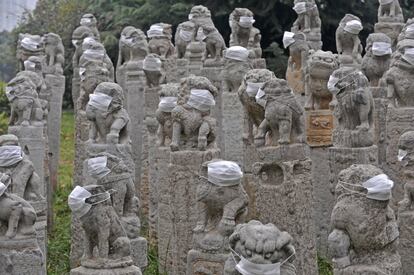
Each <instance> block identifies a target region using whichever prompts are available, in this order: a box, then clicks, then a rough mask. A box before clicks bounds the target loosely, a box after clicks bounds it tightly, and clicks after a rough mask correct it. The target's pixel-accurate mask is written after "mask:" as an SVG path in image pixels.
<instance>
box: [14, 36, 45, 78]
mask: <svg viewBox="0 0 414 275" xmlns="http://www.w3.org/2000/svg"><path fill="white" fill-rule="evenodd" d="M44 54H45V48H44V43H43V40H42V37H41V36H40V35H31V34H28V33H19V38H18V41H17V50H16V57H17V60H18V63H19V64H18V69H19V71H22V70H23V69H24V62H25V61H26V60H27V59H28V58H29V57H30V56H43V55H44Z"/></svg>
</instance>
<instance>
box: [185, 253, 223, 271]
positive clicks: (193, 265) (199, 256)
mask: <svg viewBox="0 0 414 275" xmlns="http://www.w3.org/2000/svg"><path fill="white" fill-rule="evenodd" d="M228 257H229V254H207V253H203V252H200V251H198V250H194V249H191V250H190V251H189V252H188V256H187V273H186V275H198V274H223V270H224V264H225V262H226V260H227V258H228Z"/></svg>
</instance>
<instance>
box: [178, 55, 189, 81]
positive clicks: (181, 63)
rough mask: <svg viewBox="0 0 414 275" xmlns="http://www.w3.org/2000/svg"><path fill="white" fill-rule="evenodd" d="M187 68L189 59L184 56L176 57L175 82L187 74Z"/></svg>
mask: <svg viewBox="0 0 414 275" xmlns="http://www.w3.org/2000/svg"><path fill="white" fill-rule="evenodd" d="M188 70H189V60H188V59H185V58H180V59H177V80H176V82H180V79H181V78H184V77H187V76H188Z"/></svg>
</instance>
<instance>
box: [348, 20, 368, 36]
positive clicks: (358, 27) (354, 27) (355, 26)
mask: <svg viewBox="0 0 414 275" xmlns="http://www.w3.org/2000/svg"><path fill="white" fill-rule="evenodd" d="M362 29H363V27H362V24H361V22H360V21H358V20H351V21H349V22H347V23H346V25H345V27H344V30H345V31H346V32H349V33H352V34H359V32H360V31H362Z"/></svg>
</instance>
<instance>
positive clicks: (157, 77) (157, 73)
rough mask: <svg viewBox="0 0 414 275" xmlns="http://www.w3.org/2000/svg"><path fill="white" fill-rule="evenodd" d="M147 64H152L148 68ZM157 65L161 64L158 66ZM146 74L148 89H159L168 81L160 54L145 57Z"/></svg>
mask: <svg viewBox="0 0 414 275" xmlns="http://www.w3.org/2000/svg"><path fill="white" fill-rule="evenodd" d="M147 62H149V64H150V65H149V66H148V67H147V66H146V63H147ZM157 63H159V64H158V65H156V64H157ZM156 67H157V68H156ZM144 73H145V76H146V78H147V85H148V87H158V86H160V85H161V84H164V83H166V81H167V78H166V72H165V68H164V63H163V62H162V60H161V57H160V56H159V55H158V54H155V53H150V54H149V55H147V56H146V57H145V60H144Z"/></svg>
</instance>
